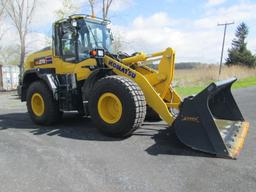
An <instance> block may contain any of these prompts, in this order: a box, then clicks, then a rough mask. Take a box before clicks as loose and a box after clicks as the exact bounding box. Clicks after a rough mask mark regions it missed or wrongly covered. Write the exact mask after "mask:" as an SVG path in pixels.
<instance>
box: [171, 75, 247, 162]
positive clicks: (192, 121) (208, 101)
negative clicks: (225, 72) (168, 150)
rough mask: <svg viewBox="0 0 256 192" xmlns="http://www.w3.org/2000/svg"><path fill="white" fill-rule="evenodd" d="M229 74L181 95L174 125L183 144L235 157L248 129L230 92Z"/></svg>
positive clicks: (223, 155)
mask: <svg viewBox="0 0 256 192" xmlns="http://www.w3.org/2000/svg"><path fill="white" fill-rule="evenodd" d="M236 80H237V79H236V78H232V79H229V80H226V81H220V82H217V83H212V84H210V85H209V86H208V87H207V88H206V89H204V90H203V91H202V92H200V93H199V94H197V95H196V96H190V97H187V98H185V99H184V101H183V103H182V104H181V107H180V113H179V115H178V117H177V119H176V120H175V122H174V124H173V126H174V128H175V131H176V134H177V137H178V138H179V139H180V141H181V142H182V143H184V144H185V145H187V146H189V147H191V148H193V149H196V150H200V151H203V152H207V153H211V154H215V155H217V156H218V157H227V158H232V159H235V158H236V157H237V156H238V154H239V152H240V150H241V148H242V147H243V143H244V140H245V137H246V135H247V132H248V128H249V123H248V122H245V120H244V118H243V116H242V114H241V112H240V110H239V108H238V106H237V104H236V102H235V100H234V98H233V95H232V93H231V86H232V84H233V83H234V82H235V81H236Z"/></svg>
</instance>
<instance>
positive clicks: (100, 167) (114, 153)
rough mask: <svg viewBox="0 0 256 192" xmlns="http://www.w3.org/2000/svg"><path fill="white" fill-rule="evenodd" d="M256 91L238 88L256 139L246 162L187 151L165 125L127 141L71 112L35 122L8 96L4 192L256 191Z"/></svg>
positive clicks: (1, 153) (2, 97)
mask: <svg viewBox="0 0 256 192" xmlns="http://www.w3.org/2000/svg"><path fill="white" fill-rule="evenodd" d="M255 96H256V87H252V88H247V89H240V90H237V91H235V98H236V100H237V101H238V104H239V107H240V108H241V110H242V112H243V114H244V116H245V117H246V119H248V120H249V121H250V124H251V126H250V131H249V136H248V138H247V140H246V143H245V147H244V149H243V151H242V153H241V155H240V157H239V159H238V160H227V159H219V158H215V157H213V156H209V155H206V154H204V153H199V152H197V151H193V150H191V149H189V148H187V147H185V146H183V145H182V144H181V143H180V142H179V141H178V140H177V138H176V136H175V134H174V133H173V131H172V130H170V129H169V130H166V129H165V128H166V126H165V125H164V123H163V122H160V123H156V124H153V123H147V122H145V124H144V126H143V127H142V128H141V129H139V130H138V131H137V132H136V133H135V134H134V135H133V136H132V137H130V138H128V139H126V140H113V139H111V138H108V137H104V136H102V135H101V134H99V133H98V131H97V130H96V129H95V127H94V125H93V124H92V123H91V121H90V119H82V118H79V117H77V116H76V115H75V114H68V115H65V118H64V119H63V121H62V123H61V124H60V125H58V126H55V127H48V128H47V127H39V126H36V125H34V124H33V123H32V122H31V120H30V119H29V116H28V114H27V113H26V107H25V104H24V103H20V101H19V100H17V97H16V96H14V93H0V149H1V150H0V191H1V192H14V191H18V192H21V191H24V192H25V191H26V192H30V191H31V192H43V191H51V192H55V191H56V192H66V191H67V192H71V191H72V192H85V191H88V192H94V191H95V192H103V191H104V192H115V191H116V192H122V191H124V192H129V191H131V192H144V191H145V192H167V191H168V192H170V191H172V192H174V191H182V192H186V191H188V192H191V191H195V192H198V191H214V192H215V191H218V192H219V191H223V192H224V191H225V192H227V191H230V192H231V191H232V192H234V191H237V192H241V191H247V192H250V191H251V192H254V191H255V189H256V145H255V141H256V130H255V127H256V119H255V114H256V101H255Z"/></svg>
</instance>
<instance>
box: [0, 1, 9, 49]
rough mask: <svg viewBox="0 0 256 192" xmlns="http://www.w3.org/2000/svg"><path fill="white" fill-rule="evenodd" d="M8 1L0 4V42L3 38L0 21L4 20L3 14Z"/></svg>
mask: <svg viewBox="0 0 256 192" xmlns="http://www.w3.org/2000/svg"><path fill="white" fill-rule="evenodd" d="M8 1H9V0H1V3H0V23H1V24H0V41H1V40H2V38H3V35H4V32H3V31H2V30H3V29H2V21H3V18H4V12H5V7H6V4H7V2H8ZM0 48H1V47H0Z"/></svg>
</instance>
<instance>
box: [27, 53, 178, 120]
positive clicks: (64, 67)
mask: <svg viewBox="0 0 256 192" xmlns="http://www.w3.org/2000/svg"><path fill="white" fill-rule="evenodd" d="M47 56H52V62H53V63H52V64H45V65H37V66H35V65H34V64H35V63H34V60H35V59H37V58H43V57H47ZM155 57H162V59H161V61H160V64H159V66H158V70H154V69H151V68H149V67H147V66H145V65H141V64H139V63H140V62H142V61H146V60H148V59H152V58H155ZM110 62H112V63H115V64H118V65H119V66H121V67H122V68H123V69H125V70H127V71H130V73H133V74H135V76H136V77H135V78H132V77H131V75H129V74H125V73H123V72H122V71H120V70H118V69H116V68H114V67H113V66H112V65H111V64H110ZM104 63H105V64H106V66H107V67H109V68H112V69H113V72H114V73H115V74H117V75H120V76H126V77H128V78H130V79H132V80H134V81H135V82H136V83H137V84H138V85H139V87H140V88H141V89H142V91H143V93H144V95H145V98H146V101H147V104H148V105H149V106H150V107H152V108H153V109H154V110H155V111H156V112H157V113H158V114H159V115H160V116H161V117H162V119H164V120H165V121H166V122H167V123H168V124H170V125H171V124H172V123H173V121H174V117H173V116H172V114H171V113H170V111H169V109H170V108H176V109H179V106H180V103H181V99H180V97H179V96H178V94H177V93H176V92H175V90H174V89H173V88H172V87H171V82H172V80H173V75H174V63H175V52H174V50H173V49H172V48H167V49H166V50H165V51H163V52H157V53H153V54H151V55H146V54H145V53H142V52H141V53H138V54H137V55H136V56H134V57H130V58H127V59H123V60H122V62H118V61H116V60H115V59H112V58H111V57H108V56H105V57H104ZM96 65H97V63H96V60H95V59H93V58H89V59H87V60H84V61H82V62H80V63H69V62H65V61H63V59H61V58H59V57H57V56H53V53H52V50H47V51H40V52H37V53H35V54H32V55H30V56H29V57H28V58H27V60H26V65H25V69H26V70H27V69H31V68H53V69H55V71H56V74H71V73H73V74H76V78H77V81H81V80H85V79H87V78H88V77H89V75H90V74H91V73H92V71H90V70H89V69H88V68H84V67H85V66H96ZM131 65H132V67H131ZM109 122H110V121H109Z"/></svg>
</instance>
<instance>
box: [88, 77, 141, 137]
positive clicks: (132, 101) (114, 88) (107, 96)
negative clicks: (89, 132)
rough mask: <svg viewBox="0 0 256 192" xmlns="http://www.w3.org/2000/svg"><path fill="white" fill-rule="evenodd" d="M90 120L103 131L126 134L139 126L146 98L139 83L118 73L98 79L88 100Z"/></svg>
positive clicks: (129, 133) (106, 133)
mask: <svg viewBox="0 0 256 192" xmlns="http://www.w3.org/2000/svg"><path fill="white" fill-rule="evenodd" d="M89 110H90V115H91V117H92V120H93V121H94V123H95V124H96V126H97V127H98V129H99V130H100V132H102V133H103V134H105V135H107V136H112V137H121V138H123V137H127V136H130V135H131V134H132V133H133V132H134V131H135V130H136V129H137V128H138V127H140V126H141V125H142V123H143V121H144V119H145V115H146V101H145V97H144V94H143V92H142V90H141V89H140V87H139V86H138V85H137V84H136V83H135V82H133V81H132V80H130V79H128V78H126V77H121V76H108V77H105V78H103V79H100V80H99V81H98V82H97V83H96V84H95V87H94V89H93V91H92V94H91V97H90V100H89Z"/></svg>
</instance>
